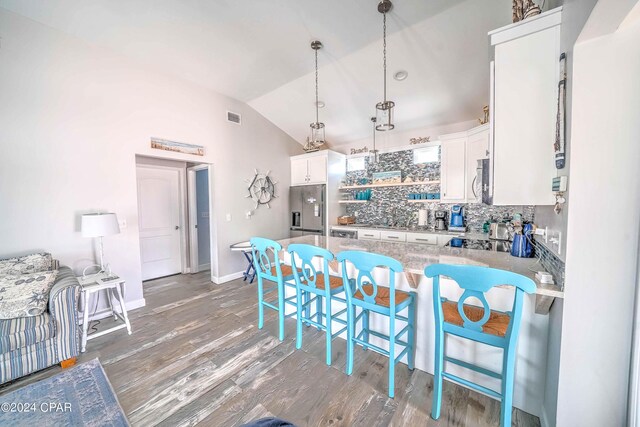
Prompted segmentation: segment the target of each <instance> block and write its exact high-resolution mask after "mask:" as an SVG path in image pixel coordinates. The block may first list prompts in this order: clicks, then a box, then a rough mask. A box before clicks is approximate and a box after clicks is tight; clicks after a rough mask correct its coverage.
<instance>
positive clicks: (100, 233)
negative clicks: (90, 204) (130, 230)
mask: <svg viewBox="0 0 640 427" xmlns="http://www.w3.org/2000/svg"><path fill="white" fill-rule="evenodd" d="M81 228H82V236H83V237H99V238H100V271H105V269H104V246H103V245H102V238H103V237H104V236H111V235H113V234H118V233H120V226H119V225H118V218H117V217H116V214H114V213H91V214H84V215H82V226H81Z"/></svg>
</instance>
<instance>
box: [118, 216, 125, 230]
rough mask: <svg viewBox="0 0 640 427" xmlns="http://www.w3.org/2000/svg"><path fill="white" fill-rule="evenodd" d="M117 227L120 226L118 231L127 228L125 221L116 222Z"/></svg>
mask: <svg viewBox="0 0 640 427" xmlns="http://www.w3.org/2000/svg"><path fill="white" fill-rule="evenodd" d="M118 225H119V226H120V230H124V229H125V228H127V220H126V219H119V220H118Z"/></svg>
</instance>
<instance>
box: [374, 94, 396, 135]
mask: <svg viewBox="0 0 640 427" xmlns="http://www.w3.org/2000/svg"><path fill="white" fill-rule="evenodd" d="M395 105H396V104H395V103H394V102H393V101H384V102H378V103H377V104H376V123H377V124H376V129H377V130H380V131H385V130H391V129H393V128H394V127H395V125H394V124H393V107H394V106H395Z"/></svg>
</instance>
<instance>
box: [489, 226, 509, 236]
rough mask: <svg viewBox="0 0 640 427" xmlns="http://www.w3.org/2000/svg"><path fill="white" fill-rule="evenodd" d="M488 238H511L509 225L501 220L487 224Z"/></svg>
mask: <svg viewBox="0 0 640 427" xmlns="http://www.w3.org/2000/svg"><path fill="white" fill-rule="evenodd" d="M489 239H491V240H511V238H510V237H509V226H508V225H507V224H505V223H503V222H492V223H491V224H490V225H489Z"/></svg>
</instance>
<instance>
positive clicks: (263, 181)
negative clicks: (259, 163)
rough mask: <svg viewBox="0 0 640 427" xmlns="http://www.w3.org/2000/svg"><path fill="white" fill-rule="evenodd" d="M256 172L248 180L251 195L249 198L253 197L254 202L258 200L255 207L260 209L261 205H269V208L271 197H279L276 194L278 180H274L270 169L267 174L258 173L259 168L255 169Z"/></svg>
mask: <svg viewBox="0 0 640 427" xmlns="http://www.w3.org/2000/svg"><path fill="white" fill-rule="evenodd" d="M255 172H256V174H255V175H254V177H253V179H251V180H248V181H247V182H249V188H248V190H249V195H248V196H247V198H251V200H253V201H254V202H256V207H255V208H254V209H258V207H259V206H260V205H267V207H268V208H269V209H271V206H269V202H270V201H271V199H273V198H275V197H277V196H276V184H277V183H276V182H273V180H272V179H271V177H270V176H269V174H270V173H271V171H268V172H267V173H265V174H261V173H258V170H257V169H255Z"/></svg>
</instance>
